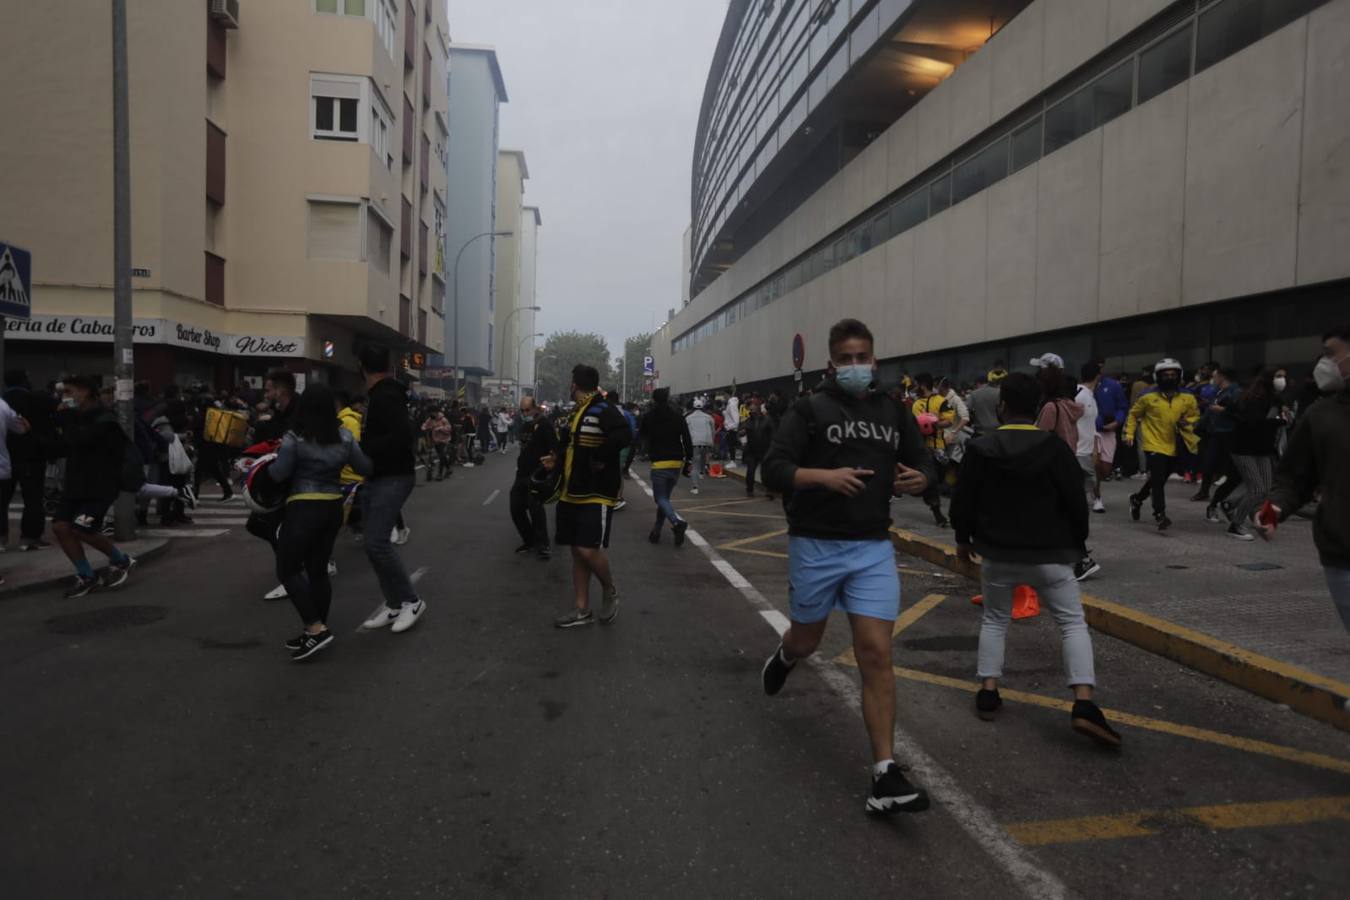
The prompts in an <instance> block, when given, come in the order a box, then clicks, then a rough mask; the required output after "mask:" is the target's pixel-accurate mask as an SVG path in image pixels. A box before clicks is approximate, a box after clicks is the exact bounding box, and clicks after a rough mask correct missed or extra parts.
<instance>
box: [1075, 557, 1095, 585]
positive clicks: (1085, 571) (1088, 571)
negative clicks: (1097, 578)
mask: <svg viewBox="0 0 1350 900" xmlns="http://www.w3.org/2000/svg"><path fill="white" fill-rule="evenodd" d="M1101 570H1102V567H1101V566H1100V565H1098V564H1097V562H1096V560H1094V559H1093V558H1092V557H1090V556H1085V557H1083V558H1082V559H1080V560H1079V561H1078V562H1076V563H1074V566H1073V577H1074V578H1075V579H1076V580H1078V581H1083V580H1084V579H1087V578H1091V577H1092V576H1093V575H1096V574H1097V573H1098V572H1100V571H1101Z"/></svg>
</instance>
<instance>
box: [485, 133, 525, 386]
mask: <svg viewBox="0 0 1350 900" xmlns="http://www.w3.org/2000/svg"><path fill="white" fill-rule="evenodd" d="M529 177H530V169H529V166H528V165H527V164H526V162H525V153H524V152H523V151H521V150H501V151H499V152H498V154H497V226H498V230H499V231H509V232H511V233H510V234H509V235H501V236H499V237H498V238H497V243H496V252H497V258H496V260H495V264H496V267H495V275H494V284H495V286H496V290H495V291H494V295H493V304H494V305H493V322H492V340H493V350H492V360H493V365H492V370H493V377H492V378H491V379H490V385H491V395H492V397H493V399H494V400H497V399H499V400H501V401H502V402H504V403H512V402H515V401H516V400H518V399H519V392H518V391H517V390H516V380H515V378H516V360H517V342H518V341H519V339H520V336H521V335H522V334H531V333H532V332H529V331H524V325H523V324H522V319H523V317H525V316H533V315H534V313H533V311H532V310H529V309H526V308H525V307H528V306H533V305H534V298H533V297H532V296H527V295H526V293H525V291H524V290H523V287H524V284H523V271H522V269H523V262H524V251H525V246H524V225H525V218H526V214H525V182H526V181H527V180H529ZM530 324H533V321H532V320H531V323H530ZM485 383H486V382H485Z"/></svg>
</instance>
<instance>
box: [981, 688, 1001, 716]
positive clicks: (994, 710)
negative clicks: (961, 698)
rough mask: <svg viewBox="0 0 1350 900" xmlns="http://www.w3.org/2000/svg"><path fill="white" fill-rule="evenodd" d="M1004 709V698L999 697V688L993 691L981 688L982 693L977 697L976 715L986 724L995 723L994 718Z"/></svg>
mask: <svg viewBox="0 0 1350 900" xmlns="http://www.w3.org/2000/svg"><path fill="white" fill-rule="evenodd" d="M1002 708H1003V698H1002V697H1000V696H999V695H998V688H994V689H993V690H992V691H991V690H986V689H985V688H980V692H979V693H978V694H976V695H975V715H977V716H979V717H980V718H981V719H984V720H985V721H986V722H992V721H994V716H996V715H997V714H998V711H999V710H1000V709H1002Z"/></svg>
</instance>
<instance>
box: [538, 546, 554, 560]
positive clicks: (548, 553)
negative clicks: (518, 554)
mask: <svg viewBox="0 0 1350 900" xmlns="http://www.w3.org/2000/svg"><path fill="white" fill-rule="evenodd" d="M536 553H537V554H538V556H539V561H540V562H548V561H549V560H550V559H552V558H553V550H552V549H550V548H549V546H548V544H545V545H544V546H542V547H540V548H539V549H538V550H537V551H536Z"/></svg>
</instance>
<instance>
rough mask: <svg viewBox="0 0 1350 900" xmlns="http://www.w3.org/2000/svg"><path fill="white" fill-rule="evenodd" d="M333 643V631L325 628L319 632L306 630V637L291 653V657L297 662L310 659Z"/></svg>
mask: <svg viewBox="0 0 1350 900" xmlns="http://www.w3.org/2000/svg"><path fill="white" fill-rule="evenodd" d="M332 643H333V632H331V631H329V630H328V629H327V628H325V629H324V630H323V631H320V632H319V633H318V634H310V633H309V632H305V636H304V638H303V639H302V640H301V641H300V646H299V647H297V648H296V649H295V650H294V651H293V652H292V653H291V659H292V660H293V661H295V662H300V661H302V660H306V659H309V658H310V657H311V656H313V655H314V654H316V653H318V652H319V651H320V650H322V649H324V648H325V647H327V646H329V645H330V644H332Z"/></svg>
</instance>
